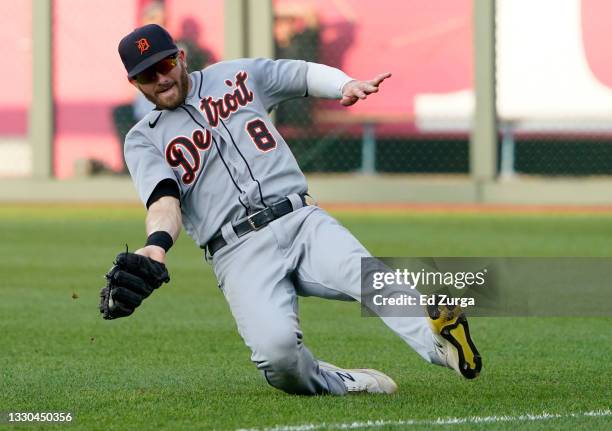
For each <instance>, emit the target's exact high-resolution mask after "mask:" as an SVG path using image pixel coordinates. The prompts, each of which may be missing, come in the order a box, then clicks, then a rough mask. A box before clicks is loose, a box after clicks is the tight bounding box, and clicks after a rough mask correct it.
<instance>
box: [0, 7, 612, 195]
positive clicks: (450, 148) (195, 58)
mask: <svg viewBox="0 0 612 431" xmlns="http://www.w3.org/2000/svg"><path fill="white" fill-rule="evenodd" d="M382 5H384V7H381V5H378V7H374V6H373V4H372V2H371V1H370V0H311V1H304V0H303V1H300V0H273V1H270V0H165V1H152V0H107V1H106V2H104V7H102V6H101V5H100V4H99V3H98V2H94V1H90V0H87V1H83V0H53V1H51V0H31V1H23V2H11V1H8V0H1V1H0V24H1V25H0V36H1V37H2V39H3V40H5V41H7V43H6V48H5V49H6V50H7V51H6V52H5V57H4V58H5V61H4V62H3V63H4V64H5V67H2V68H0V73H2V82H3V83H4V86H3V97H2V98H0V185H1V187H0V200H5V201H23V200H88V201H91V200H102V201H104V200H124V201H136V194H135V192H134V189H133V187H132V186H131V183H130V180H129V178H128V177H127V176H126V175H125V173H124V164H123V157H122V150H121V141H122V139H123V136H125V133H126V132H127V130H129V128H130V127H131V126H132V125H133V124H134V122H135V121H137V120H138V118H140V117H141V116H142V115H143V112H146V111H147V109H150V107H148V106H147V104H146V102H145V103H143V100H142V99H140V100H139V98H138V97H137V95H136V93H135V91H134V89H133V87H131V86H130V85H129V83H128V81H127V79H126V78H125V71H124V69H123V66H122V64H121V61H120V59H119V56H118V54H117V49H116V47H117V44H118V41H119V40H120V39H121V37H122V36H123V35H125V34H126V33H128V32H129V31H131V30H132V29H133V28H134V27H137V26H140V25H142V24H145V23H149V22H157V23H160V24H162V25H165V26H166V27H167V28H168V30H169V31H170V32H171V33H172V34H173V35H174V37H175V38H176V39H177V40H179V41H180V43H181V44H182V46H183V48H184V49H186V51H187V55H188V59H189V60H190V66H191V67H192V68H194V69H196V68H201V67H205V66H206V65H208V64H210V63H213V62H215V61H219V60H222V59H227V58H238V57H242V56H249V57H255V56H265V57H276V58H300V59H305V60H309V61H317V62H321V63H325V64H329V65H332V66H335V67H339V68H341V69H343V70H344V71H345V72H346V73H348V74H349V75H351V76H353V77H356V78H360V79H366V78H371V77H373V76H374V75H376V74H378V73H381V72H385V71H390V72H392V73H393V77H392V78H391V79H390V80H388V81H386V82H385V83H384V84H383V88H382V91H381V92H380V93H379V94H377V95H375V96H374V97H371V98H369V99H368V100H367V102H365V103H359V104H357V105H356V106H355V107H352V108H349V109H346V108H343V107H341V106H340V105H339V104H338V103H337V101H329V100H313V99H309V98H305V99H300V100H294V101H290V102H287V103H285V104H283V105H281V106H279V107H278V109H277V111H276V112H275V113H274V115H275V120H276V123H277V126H278V128H279V130H280V131H281V133H282V134H283V136H284V137H285V139H286V140H287V142H288V144H289V145H290V146H291V148H292V150H293V151H294V154H295V155H296V157H297V159H298V161H299V163H300V165H301V167H302V169H303V170H304V171H305V172H306V173H307V174H308V175H309V177H310V183H311V189H312V191H313V193H314V194H315V196H317V197H318V198H319V199H320V200H324V201H334V202H344V201H346V202H355V201H359V202H364V201H365V202H462V203H471V202H492V203H538V204H540V203H555V204H589V205H599V204H612V177H611V176H610V175H611V174H612V55H611V54H610V52H609V47H608V43H607V42H608V40H609V38H610V36H611V34H610V30H609V28H608V27H609V26H608V25H607V17H609V16H611V15H612V3H610V2H609V1H606V0H536V1H533V0H497V1H493V0H491V1H488V0H474V1H470V0H455V1H452V2H448V1H444V0H401V1H400V0H387V1H385V2H384V3H383V4H382Z"/></svg>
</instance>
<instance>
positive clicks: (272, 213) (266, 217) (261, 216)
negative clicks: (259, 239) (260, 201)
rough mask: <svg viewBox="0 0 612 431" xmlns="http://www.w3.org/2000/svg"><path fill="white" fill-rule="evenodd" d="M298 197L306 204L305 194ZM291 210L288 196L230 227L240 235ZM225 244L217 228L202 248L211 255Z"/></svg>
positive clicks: (291, 206) (260, 226)
mask: <svg viewBox="0 0 612 431" xmlns="http://www.w3.org/2000/svg"><path fill="white" fill-rule="evenodd" d="M300 198H301V199H302V204H303V205H304V206H306V205H307V204H306V195H300ZM292 211H293V205H292V204H291V201H290V200H289V198H285V199H283V200H281V201H278V202H276V203H274V204H272V205H270V206H269V207H266V208H264V209H262V210H261V211H257V212H256V213H253V214H251V215H250V216H247V217H246V218H245V219H243V220H241V221H238V222H236V224H232V227H233V228H234V232H235V233H236V236H238V237H241V236H244V235H246V234H247V233H249V232H253V231H255V230H259V229H261V228H262V227H265V226H266V225H267V224H268V223H270V222H271V221H273V220H276V219H277V218H281V217H282V216H284V215H287V214H289V213H290V212H292ZM226 245H227V242H226V241H225V239H224V238H223V235H222V234H221V230H219V232H217V233H216V234H215V235H213V237H212V238H211V239H210V241H208V243H207V244H206V245H205V246H203V247H202V248H207V249H208V253H209V254H210V255H211V256H212V255H214V254H215V253H216V252H217V251H219V250H220V249H222V248H223V247H225V246H226Z"/></svg>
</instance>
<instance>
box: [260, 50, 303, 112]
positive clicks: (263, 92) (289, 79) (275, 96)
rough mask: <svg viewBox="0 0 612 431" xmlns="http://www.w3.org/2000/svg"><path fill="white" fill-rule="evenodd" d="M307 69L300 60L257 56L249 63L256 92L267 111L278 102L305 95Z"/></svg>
mask: <svg viewBox="0 0 612 431" xmlns="http://www.w3.org/2000/svg"><path fill="white" fill-rule="evenodd" d="M307 70H308V66H307V64H306V62H305V61H302V60H269V59H264V58H258V59H255V60H252V61H251V62H250V64H249V71H250V73H251V74H252V75H253V76H254V79H255V82H256V84H257V93H258V95H259V97H260V98H261V99H262V101H263V104H264V107H265V109H266V110H268V111H269V110H270V109H271V108H272V107H274V106H275V105H278V104H279V103H280V102H283V101H285V100H288V99H293V98H295V97H304V96H306V95H307V90H308V86H307V82H306V72H307Z"/></svg>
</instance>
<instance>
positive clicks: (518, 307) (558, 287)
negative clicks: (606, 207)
mask: <svg viewBox="0 0 612 431" xmlns="http://www.w3.org/2000/svg"><path fill="white" fill-rule="evenodd" d="M610 279H612V258H514V257H512V258H456V257H452V258H448V257H417V258H415V257H412V258H364V259H362V261H361V304H362V311H363V314H364V315H365V316H373V315H377V316H382V317H401V316H423V315H424V308H425V307H427V306H431V305H435V304H438V305H447V306H450V307H453V306H459V307H462V308H464V309H465V310H466V312H467V313H468V314H470V315H472V316H612V307H609V304H610V303H612V285H611V284H610V282H609V280H610Z"/></svg>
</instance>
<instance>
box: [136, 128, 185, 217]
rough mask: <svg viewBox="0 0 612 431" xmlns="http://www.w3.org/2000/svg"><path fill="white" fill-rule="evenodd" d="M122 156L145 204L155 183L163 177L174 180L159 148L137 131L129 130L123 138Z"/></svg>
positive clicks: (163, 178)
mask: <svg viewBox="0 0 612 431" xmlns="http://www.w3.org/2000/svg"><path fill="white" fill-rule="evenodd" d="M124 156H125V163H126V165H127V167H128V170H129V171H130V175H131V176H132V181H134V185H135V186H136V190H137V191H138V196H139V197H140V200H141V201H142V202H143V204H145V205H146V204H147V203H148V201H149V197H150V196H151V193H153V190H155V187H156V186H157V184H159V183H160V182H161V181H163V180H165V179H171V180H173V181H176V176H175V175H174V172H173V171H172V168H170V166H168V164H167V163H166V159H164V156H163V155H162V153H161V151H160V150H159V148H157V147H156V146H155V145H154V144H153V143H152V142H151V141H149V140H148V139H147V138H146V137H145V136H144V135H143V134H142V133H140V132H138V131H132V132H130V133H129V134H128V135H127V137H126V138H125V147H124Z"/></svg>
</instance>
